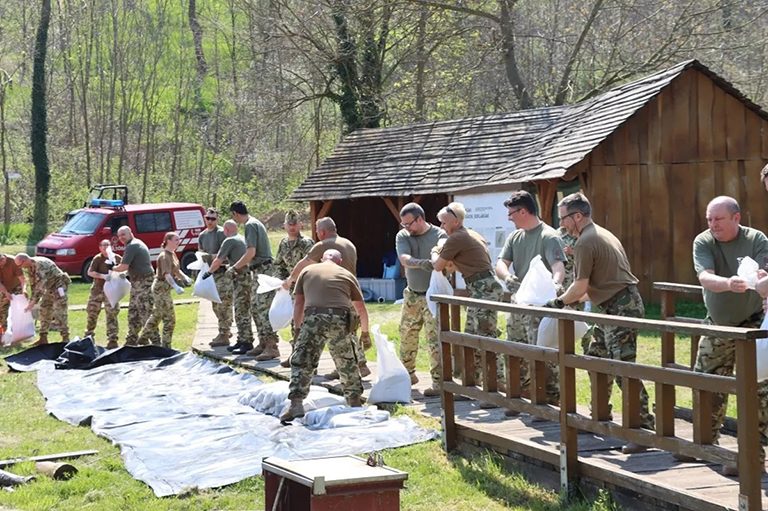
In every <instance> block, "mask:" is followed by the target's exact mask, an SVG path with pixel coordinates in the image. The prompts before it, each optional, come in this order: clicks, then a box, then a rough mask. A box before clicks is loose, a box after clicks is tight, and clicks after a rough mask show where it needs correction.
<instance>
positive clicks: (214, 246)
mask: <svg viewBox="0 0 768 511" xmlns="http://www.w3.org/2000/svg"><path fill="white" fill-rule="evenodd" d="M226 238H227V235H226V234H224V229H223V228H222V227H220V226H219V212H218V211H217V210H216V208H208V209H207V210H206V211H205V230H204V231H203V232H201V233H200V235H199V236H198V237H197V244H198V247H199V249H200V251H201V252H202V253H203V261H204V262H205V263H207V264H208V265H209V266H210V265H211V264H212V263H213V258H214V257H216V254H218V253H219V249H221V245H222V243H224V240H225V239H226ZM226 270H227V268H226V267H225V266H221V265H220V266H218V267H217V268H216V269H215V270H214V271H210V270H209V273H211V275H213V281H214V282H215V283H216V291H217V292H218V293H219V300H221V303H216V302H211V307H212V308H213V314H214V315H215V316H216V320H217V322H218V325H219V333H218V334H217V335H216V337H214V338H213V340H212V341H211V342H210V343H209V346H210V347H211V348H215V347H217V346H229V338H230V337H231V336H232V296H233V293H234V289H233V286H232V278H231V277H230V276H227V275H226V274H225V273H224V272H225V271H226Z"/></svg>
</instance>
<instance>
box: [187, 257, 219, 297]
mask: <svg viewBox="0 0 768 511" xmlns="http://www.w3.org/2000/svg"><path fill="white" fill-rule="evenodd" d="M208 270H209V267H208V264H207V263H203V266H202V267H201V268H200V273H198V274H197V279H195V287H194V289H193V291H192V296H198V297H200V298H205V299H206V300H210V301H212V302H213V303H221V298H219V290H218V289H216V280H214V278H213V276H210V277H208V278H207V279H204V278H203V275H205V274H206V273H207V272H208Z"/></svg>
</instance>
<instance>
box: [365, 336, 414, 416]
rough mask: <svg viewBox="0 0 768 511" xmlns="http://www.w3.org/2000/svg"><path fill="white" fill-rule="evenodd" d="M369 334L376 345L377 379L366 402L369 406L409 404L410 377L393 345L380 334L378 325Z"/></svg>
mask: <svg viewBox="0 0 768 511" xmlns="http://www.w3.org/2000/svg"><path fill="white" fill-rule="evenodd" d="M371 333H373V339H374V342H375V343H376V355H377V360H376V362H377V366H378V373H379V378H378V380H376V383H374V384H373V388H371V394H370V396H369V397H368V402H369V403H371V404H374V403H410V402H411V377H410V375H409V374H408V370H407V369H406V368H405V366H404V365H403V363H402V362H400V358H399V357H398V356H397V353H395V345H394V344H392V343H391V342H390V341H389V340H388V339H387V336H386V335H384V334H382V333H381V331H380V329H379V325H373V327H372V328H371Z"/></svg>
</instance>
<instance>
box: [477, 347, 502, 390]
mask: <svg viewBox="0 0 768 511" xmlns="http://www.w3.org/2000/svg"><path fill="white" fill-rule="evenodd" d="M481 358H482V360H483V390H484V391H485V392H496V391H498V390H499V385H498V383H497V376H496V369H497V367H496V353H494V352H492V351H483V352H481Z"/></svg>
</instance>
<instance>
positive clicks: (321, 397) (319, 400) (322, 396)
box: [275, 387, 347, 417]
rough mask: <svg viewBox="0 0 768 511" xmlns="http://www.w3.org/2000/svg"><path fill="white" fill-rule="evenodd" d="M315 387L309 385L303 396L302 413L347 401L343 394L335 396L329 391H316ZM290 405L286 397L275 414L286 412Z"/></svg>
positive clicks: (279, 414) (278, 415)
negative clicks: (306, 393) (305, 395)
mask: <svg viewBox="0 0 768 511" xmlns="http://www.w3.org/2000/svg"><path fill="white" fill-rule="evenodd" d="M316 389H317V387H309V394H308V395H307V397H305V398H304V401H302V405H303V406H304V413H307V412H312V411H314V410H322V409H323V408H327V407H329V406H339V405H345V404H346V403H347V400H346V399H344V397H343V396H337V395H336V394H331V393H329V392H318V391H317V390H316ZM290 407H291V401H290V400H289V399H286V400H285V401H284V402H283V403H282V408H280V412H279V413H276V414H275V415H276V416H277V417H280V416H281V415H282V414H284V413H285V412H287V411H288V408H290Z"/></svg>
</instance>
